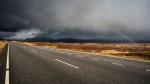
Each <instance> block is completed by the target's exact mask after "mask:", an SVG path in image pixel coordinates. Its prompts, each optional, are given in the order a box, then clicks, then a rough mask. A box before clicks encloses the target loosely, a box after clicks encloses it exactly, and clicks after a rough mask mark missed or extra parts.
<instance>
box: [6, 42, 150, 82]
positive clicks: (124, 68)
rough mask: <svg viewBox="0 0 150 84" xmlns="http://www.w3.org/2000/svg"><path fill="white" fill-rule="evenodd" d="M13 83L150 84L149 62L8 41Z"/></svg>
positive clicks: (11, 80)
mask: <svg viewBox="0 0 150 84" xmlns="http://www.w3.org/2000/svg"><path fill="white" fill-rule="evenodd" d="M9 47H10V84H150V63H146V62H140V61H132V60H126V59H119V58H112V57H104V56H94V55H93V56H90V55H88V54H83V53H76V52H71V51H62V50H57V49H47V48H43V47H32V46H27V45H18V44H15V43H9Z"/></svg>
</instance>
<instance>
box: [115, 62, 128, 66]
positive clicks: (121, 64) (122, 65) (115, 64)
mask: <svg viewBox="0 0 150 84" xmlns="http://www.w3.org/2000/svg"><path fill="white" fill-rule="evenodd" d="M112 64H115V65H119V66H125V65H123V64H120V63H116V62H112Z"/></svg>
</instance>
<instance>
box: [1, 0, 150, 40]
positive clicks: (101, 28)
mask: <svg viewBox="0 0 150 84" xmlns="http://www.w3.org/2000/svg"><path fill="white" fill-rule="evenodd" d="M1 2H2V3H1V4H0V5H1V6H0V12H1V14H4V16H6V18H4V17H3V18H4V20H0V26H1V29H0V31H3V32H5V31H7V32H14V33H16V32H17V31H19V32H20V31H21V30H22V31H24V30H29V31H30V29H31V30H32V28H36V29H37V30H38V31H40V32H43V33H45V34H46V35H47V37H49V38H52V37H53V38H65V37H71V38H79V37H80V38H82V39H83V38H88V39H92V38H93V39H96V38H97V39H127V40H132V39H133V40H136V39H140V40H142V39H148V37H149V36H150V34H149V33H150V23H149V22H150V10H149V9H150V1H149V0H13V1H12V0H5V1H1ZM8 16H9V17H8ZM18 25H19V26H18ZM41 35H42V34H41ZM16 39H17V38H16Z"/></svg>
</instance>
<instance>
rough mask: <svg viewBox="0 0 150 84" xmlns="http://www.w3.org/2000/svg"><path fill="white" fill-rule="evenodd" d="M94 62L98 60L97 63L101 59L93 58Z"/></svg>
mask: <svg viewBox="0 0 150 84" xmlns="http://www.w3.org/2000/svg"><path fill="white" fill-rule="evenodd" d="M91 59H92V60H96V61H98V60H99V59H98V58H91Z"/></svg>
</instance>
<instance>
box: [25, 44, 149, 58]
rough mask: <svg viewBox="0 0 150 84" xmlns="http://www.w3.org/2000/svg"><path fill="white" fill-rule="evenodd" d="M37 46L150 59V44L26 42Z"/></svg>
mask: <svg viewBox="0 0 150 84" xmlns="http://www.w3.org/2000/svg"><path fill="white" fill-rule="evenodd" d="M26 44H30V45H36V46H45V47H49V48H59V49H67V50H74V51H82V52H87V53H97V54H101V55H107V56H117V57H126V58H133V59H141V60H150V44H148V43H147V44H144V43H140V44H131V43H112V44H110V43H109V44H107V43H47V42H34V43H26Z"/></svg>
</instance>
